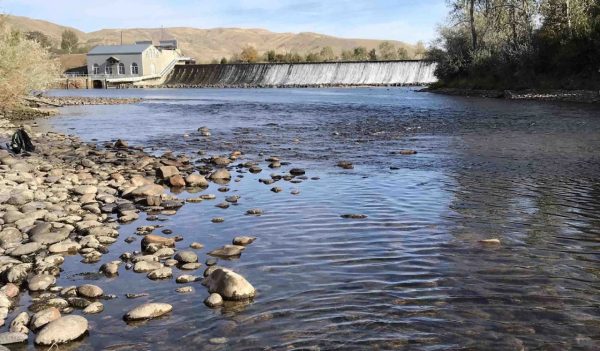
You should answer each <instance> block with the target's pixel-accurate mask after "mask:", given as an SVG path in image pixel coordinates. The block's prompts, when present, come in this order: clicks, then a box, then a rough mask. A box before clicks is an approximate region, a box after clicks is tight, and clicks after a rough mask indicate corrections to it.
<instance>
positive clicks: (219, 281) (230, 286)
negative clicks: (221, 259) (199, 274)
mask: <svg viewBox="0 0 600 351" xmlns="http://www.w3.org/2000/svg"><path fill="white" fill-rule="evenodd" d="M203 284H204V285H206V287H207V288H208V292H210V293H218V294H219V295H221V297H223V299H225V300H234V301H237V300H245V299H249V298H253V297H254V296H255V295H256V289H254V287H253V286H252V284H250V283H249V282H248V281H247V280H246V278H244V277H243V276H241V275H240V274H238V273H235V272H234V271H232V270H230V269H226V268H218V269H215V270H214V271H213V272H212V273H211V274H210V275H209V276H208V277H207V278H206V279H205V280H204V282H203Z"/></svg>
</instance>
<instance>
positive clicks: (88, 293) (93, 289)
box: [77, 284, 104, 298]
mask: <svg viewBox="0 0 600 351" xmlns="http://www.w3.org/2000/svg"><path fill="white" fill-rule="evenodd" d="M77 293H78V294H79V295H81V296H83V297H91V298H95V297H100V296H102V294H104V291H102V288H100V287H99V286H96V285H92V284H84V285H81V286H80V287H78V288H77Z"/></svg>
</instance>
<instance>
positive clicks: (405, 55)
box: [396, 48, 409, 60]
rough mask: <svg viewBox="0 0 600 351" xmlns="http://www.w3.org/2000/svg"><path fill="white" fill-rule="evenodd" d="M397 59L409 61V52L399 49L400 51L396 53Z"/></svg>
mask: <svg viewBox="0 0 600 351" xmlns="http://www.w3.org/2000/svg"><path fill="white" fill-rule="evenodd" d="M396 59H397V60H408V59H409V56H408V51H406V49H405V48H398V51H397V52H396Z"/></svg>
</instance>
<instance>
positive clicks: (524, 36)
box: [428, 0, 600, 90]
mask: <svg viewBox="0 0 600 351" xmlns="http://www.w3.org/2000/svg"><path fill="white" fill-rule="evenodd" d="M450 4H451V9H452V10H451V13H450V25H449V26H446V27H443V28H441V30H440V38H439V40H438V41H437V42H436V43H434V45H433V48H430V50H429V52H428V58H430V59H434V60H436V61H438V62H439V64H438V68H437V72H436V75H437V77H438V78H439V79H440V84H441V85H443V86H448V87H462V88H480V89H509V88H512V89H519V88H560V89H596V90H597V89H599V88H600V1H598V0H451V1H450Z"/></svg>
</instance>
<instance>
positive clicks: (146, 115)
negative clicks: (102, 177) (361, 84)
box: [40, 88, 600, 350]
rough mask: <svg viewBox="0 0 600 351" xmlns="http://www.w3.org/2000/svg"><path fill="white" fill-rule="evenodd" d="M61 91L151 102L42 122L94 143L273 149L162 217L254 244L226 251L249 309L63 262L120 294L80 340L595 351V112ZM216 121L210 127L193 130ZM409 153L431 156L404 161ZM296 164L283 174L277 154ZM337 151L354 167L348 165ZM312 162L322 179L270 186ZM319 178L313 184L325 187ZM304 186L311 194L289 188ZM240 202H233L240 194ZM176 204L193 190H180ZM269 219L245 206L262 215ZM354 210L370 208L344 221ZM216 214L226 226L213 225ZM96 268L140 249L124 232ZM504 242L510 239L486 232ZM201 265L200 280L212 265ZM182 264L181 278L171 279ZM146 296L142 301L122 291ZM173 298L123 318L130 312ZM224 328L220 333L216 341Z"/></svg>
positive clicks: (218, 241) (175, 225)
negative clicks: (132, 321) (245, 289)
mask: <svg viewBox="0 0 600 351" xmlns="http://www.w3.org/2000/svg"><path fill="white" fill-rule="evenodd" d="M54 94H56V95H82V96H92V95H93V96H119V97H123V96H125V97H130V96H136V97H137V96H139V97H144V98H145V99H146V100H144V102H142V103H139V104H134V105H118V106H86V107H79V106H77V107H69V108H64V109H63V110H62V114H61V116H59V117H56V118H53V119H50V120H45V121H41V122H40V123H41V124H44V125H47V126H51V127H52V128H54V129H56V130H59V131H64V132H67V133H73V134H77V135H79V136H81V137H82V138H83V139H84V140H87V141H98V142H101V143H103V142H106V141H111V140H115V139H116V138H123V139H126V140H128V141H129V142H130V144H134V145H139V146H144V147H145V148H146V150H147V151H149V152H155V153H162V152H163V151H165V150H172V151H174V152H176V153H185V154H188V155H190V156H192V157H196V158H197V157H199V156H198V155H197V152H198V151H199V150H203V151H205V152H207V153H208V154H227V153H229V152H230V151H232V150H236V149H239V150H241V151H243V152H244V154H245V159H244V160H259V161H261V163H260V164H261V166H262V168H263V169H264V170H263V172H262V173H260V174H256V175H254V174H250V173H244V174H243V178H241V181H240V182H232V183H231V184H230V188H231V190H230V191H229V192H228V193H220V192H218V191H217V188H218V186H217V185H211V187H210V188H209V189H207V190H206V191H204V192H203V193H214V194H216V195H217V200H215V201H204V202H202V203H199V204H187V205H185V206H184V207H183V208H182V209H181V210H180V211H179V212H178V213H177V215H174V216H171V217H167V218H168V220H167V221H166V222H162V224H164V225H165V226H166V227H167V228H169V229H172V230H173V231H174V234H181V235H183V236H184V238H185V240H184V241H183V242H180V243H178V245H177V247H178V248H184V247H187V246H188V245H189V244H190V243H191V242H194V241H198V242H201V243H203V244H205V249H203V250H199V253H201V259H202V261H204V258H205V257H206V255H205V253H206V252H207V251H209V250H211V249H214V248H216V247H219V246H221V245H223V244H227V243H230V241H231V239H232V238H233V237H234V236H236V235H240V234H246V235H254V236H256V237H258V239H257V240H256V242H255V243H254V244H252V245H251V246H249V247H248V249H247V250H246V251H245V252H244V253H243V255H242V256H241V258H240V259H239V260H232V261H221V262H220V264H222V265H224V266H227V267H232V268H233V269H235V270H236V271H238V272H240V273H241V274H243V275H244V276H245V277H246V278H247V279H248V280H249V281H250V282H251V283H252V284H253V285H254V286H255V287H256V288H257V290H258V295H257V297H256V299H255V300H254V301H253V302H252V303H251V304H249V305H245V306H227V307H226V308H224V309H217V310H211V309H209V308H207V307H205V306H204V305H203V300H204V298H205V297H206V296H207V295H208V294H207V292H206V290H205V289H204V288H203V287H202V286H201V285H200V283H193V284H192V285H194V287H195V288H196V290H195V292H194V293H192V294H187V295H182V294H177V293H175V291H174V290H175V288H176V287H178V285H177V284H176V283H175V281H174V279H172V280H166V281H158V282H156V281H150V280H149V279H147V278H146V276H145V274H136V273H133V272H131V271H125V270H124V269H123V270H121V271H120V275H119V277H118V278H113V279H109V278H105V277H103V276H99V275H96V274H93V275H85V274H84V275H82V274H80V273H81V272H82V268H81V267H82V264H81V263H79V258H78V257H77V256H75V257H73V258H71V259H67V261H66V263H65V265H64V269H65V271H64V272H63V273H62V274H61V278H60V279H59V284H61V285H65V286H66V285H79V284H82V283H85V282H95V283H96V284H98V285H100V286H101V287H103V288H104V291H105V292H106V293H113V294H116V295H117V296H118V299H115V300H110V301H106V302H105V307H106V309H105V311H104V312H103V313H101V314H98V315H94V316H88V319H89V320H90V323H91V328H90V334H89V336H88V337H86V338H85V339H84V340H82V341H81V342H80V343H78V344H77V345H74V346H73V347H77V348H82V349H86V348H87V349H100V348H108V349H113V350H116V349H119V350H133V349H156V350H163V349H165V350H166V349H174V348H181V347H184V346H185V348H190V349H192V348H195V349H207V350H213V349H214V350H230V349H264V348H267V349H277V350H280V349H286V350H288V349H307V348H308V349H343V350H346V349H418V350H447V349H481V350H484V349H485V350H501V349H502V350H522V349H524V348H525V349H539V350H565V349H590V350H591V349H598V348H599V347H600V344H599V342H598V340H600V283H599V277H600V182H599V177H598V176H599V175H600V173H599V171H600V153H599V150H600V108H599V107H597V106H592V105H579V104H558V103H537V102H510V101H501V100H491V99H490V100H486V99H469V98H459V97H447V96H440V95H433V94H428V93H418V92H415V91H413V90H411V89H403V88H394V89H386V88H376V89H368V88H357V89H322V90H318V89H265V90H255V89H246V90H236V89H226V90H211V89H202V90H178V89H173V90H108V91H105V90H94V91H92V90H90V91H85V90H84V91H56V92H54ZM201 126H207V127H209V128H210V129H211V131H212V137H211V138H208V139H207V138H203V137H201V136H200V135H199V133H197V132H196V130H197V129H198V128H199V127H201ZM400 149H414V150H416V151H418V154H416V155H412V156H401V155H397V154H393V153H392V152H393V151H397V150H400ZM270 155H277V156H279V157H281V158H282V159H283V160H285V161H289V162H291V165H290V166H284V167H283V168H282V169H279V170H270V169H269V168H268V167H267V165H268V163H267V162H265V161H264V159H265V158H266V157H268V156H270ZM340 160H348V161H351V162H353V163H354V165H355V168H354V170H342V169H340V168H337V167H335V165H336V163H337V162H338V161H340ZM291 167H302V168H305V169H306V171H307V175H308V177H309V179H308V180H305V181H303V182H302V183H299V184H291V183H289V182H285V181H283V180H282V181H279V182H277V183H276V184H275V185H277V186H280V187H282V188H283V189H284V191H283V192H281V193H273V192H271V191H270V188H271V187H272V186H267V185H263V184H262V183H259V182H258V179H259V178H265V177H268V176H269V174H270V173H273V172H279V173H281V172H285V171H286V170H288V169H289V168H291ZM312 177H319V178H320V179H318V180H313V179H310V178H312ZM292 189H299V190H300V192H301V193H300V195H296V196H294V195H291V194H290V191H291V190H292ZM231 194H238V195H240V196H241V199H240V201H239V204H238V205H237V206H231V207H230V208H228V209H220V208H217V207H215V204H217V203H218V202H221V201H222V200H223V199H224V197H225V196H228V195H231ZM179 196H181V197H191V196H197V194H188V193H186V192H183V193H181V194H179ZM255 207H259V208H262V209H263V210H264V212H265V213H264V215H263V216H260V217H250V216H246V215H244V214H245V212H246V210H247V209H249V208H255ZM345 213H360V214H366V215H368V218H367V219H363V220H351V219H343V218H341V217H340V215H342V214H345ZM215 216H221V217H224V218H225V222H224V223H220V224H214V223H211V221H210V219H211V218H212V217H215ZM150 223H154V222H146V221H145V220H139V221H137V222H135V223H133V224H129V225H124V226H122V227H121V229H120V233H121V236H120V240H119V242H117V243H115V244H113V245H112V246H111V247H110V253H109V254H107V255H105V256H104V257H103V260H102V261H101V262H99V263H97V264H90V265H85V266H84V268H83V271H84V272H97V271H98V268H99V267H100V265H101V264H102V263H104V262H108V261H110V260H114V259H117V258H118V256H119V255H120V254H121V253H123V252H124V251H133V250H137V249H139V240H138V241H136V242H134V243H132V244H126V243H125V242H123V239H124V238H125V237H127V236H129V235H131V234H133V232H134V231H135V228H136V227H137V226H140V225H143V224H150ZM488 238H498V239H499V240H500V241H501V243H502V244H501V245H500V246H489V245H487V246H486V245H483V244H481V243H480V242H479V240H481V239H488ZM201 272H202V271H201V270H200V271H198V272H197V273H196V274H201ZM179 274H183V272H180V271H179V270H178V269H175V271H174V275H175V276H177V275H179ZM138 292H147V293H149V294H150V296H149V297H146V298H140V299H137V300H128V299H126V298H125V297H124V294H125V293H138ZM146 301H161V302H168V303H171V304H173V306H174V310H173V312H172V313H171V314H170V315H169V316H167V317H164V318H161V319H158V320H152V321H149V322H146V323H144V324H141V325H139V324H138V325H127V324H125V322H123V320H122V315H123V314H124V313H125V312H126V311H127V310H128V309H129V308H130V307H131V306H132V305H134V304H138V303H142V302H146ZM220 337H224V338H226V340H225V343H224V344H211V343H210V342H209V340H210V339H211V338H220Z"/></svg>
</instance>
